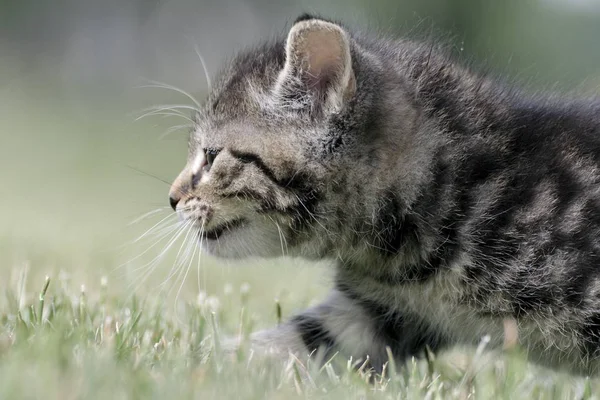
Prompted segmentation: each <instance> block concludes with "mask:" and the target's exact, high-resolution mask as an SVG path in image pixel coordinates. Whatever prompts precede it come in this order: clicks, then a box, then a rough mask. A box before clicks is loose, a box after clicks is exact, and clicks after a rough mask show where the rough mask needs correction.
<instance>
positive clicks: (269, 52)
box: [201, 41, 285, 123]
mask: <svg viewBox="0 0 600 400" xmlns="http://www.w3.org/2000/svg"><path fill="white" fill-rule="evenodd" d="M284 59H285V50H284V46H283V42H282V41H278V42H273V43H270V44H266V45H263V46H260V47H257V48H253V49H250V50H246V51H243V52H241V53H239V54H238V55H237V56H236V57H234V58H233V59H232V60H231V61H230V62H228V63H227V64H226V66H225V68H224V69H223V70H222V71H221V72H220V74H219V76H218V78H217V80H216V83H215V85H214V87H213V88H212V91H211V94H210V95H209V97H208V101H207V103H206V106H205V107H204V109H203V110H202V112H201V114H202V115H203V116H204V117H205V118H206V119H208V120H209V122H212V123H219V122H222V121H230V120H233V119H240V118H249V117H250V118H261V117H264V116H263V115H262V114H264V108H265V107H264V106H265V102H268V101H269V99H268V97H269V96H270V94H271V92H272V88H273V86H274V84H275V82H276V80H277V77H278V75H279V73H280V71H281V69H282V68H283V65H284Z"/></svg>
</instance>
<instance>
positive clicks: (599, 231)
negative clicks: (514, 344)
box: [170, 16, 600, 373]
mask: <svg viewBox="0 0 600 400" xmlns="http://www.w3.org/2000/svg"><path fill="white" fill-rule="evenodd" d="M195 121H196V127H195V129H194V131H193V133H192V134H191V136H190V139H189V155H188V160H187V165H186V167H185V168H184V170H183V172H181V174H180V175H179V177H178V178H177V179H176V181H175V182H174V184H173V186H172V189H171V192H170V201H171V205H172V206H173V208H174V209H175V210H176V211H177V213H179V214H180V215H181V217H182V218H183V219H185V220H187V221H189V220H193V221H195V223H196V225H197V228H198V230H199V232H201V236H202V240H201V243H202V246H203V248H204V250H205V251H207V252H208V253H210V254H213V255H215V256H219V257H230V258H242V257H249V256H260V257H275V256H281V255H282V254H283V255H290V256H299V257H305V258H308V259H313V260H321V259H331V260H335V265H336V267H335V268H336V275H335V287H334V288H333V289H332V291H331V293H330V295H329V297H328V298H327V299H326V300H325V301H324V302H323V303H322V304H321V305H318V306H316V307H314V308H311V309H309V310H306V311H304V312H303V313H300V314H298V315H297V316H295V317H293V318H292V319H291V320H289V321H288V322H287V323H285V324H282V325H281V326H279V327H277V328H275V329H272V330H268V331H263V332H259V333H257V334H255V335H254V336H253V343H254V345H255V346H257V347H264V348H265V349H270V350H274V351H281V352H283V353H285V354H287V352H288V351H293V352H297V353H299V354H307V353H310V352H313V351H315V350H317V349H322V351H325V352H330V353H332V352H334V351H340V352H341V353H342V354H344V355H346V356H352V357H354V359H359V358H360V359H365V358H366V357H367V356H368V357H369V359H370V362H371V364H372V365H373V367H375V368H381V367H382V364H383V363H384V362H385V361H387V359H388V356H387V354H386V347H389V348H390V349H391V352H392V354H393V355H394V357H395V358H397V359H398V360H403V359H405V358H406V357H409V356H412V355H418V354H420V353H421V352H422V351H423V350H424V349H425V348H426V346H429V347H430V348H431V349H433V350H434V351H436V350H439V349H442V348H444V347H446V346H450V345H453V344H476V343H478V342H479V341H480V340H481V338H482V337H483V336H485V335H489V337H490V343H491V344H492V345H496V346H499V345H501V344H502V342H503V339H504V338H503V336H504V333H503V332H504V330H503V321H504V320H505V319H507V318H509V319H514V320H515V321H516V324H517V327H518V333H519V335H518V340H519V343H520V344H521V345H522V346H523V347H524V348H525V349H526V350H527V352H528V354H529V356H530V357H531V359H532V360H537V361H539V362H541V363H544V364H545V365H551V366H561V367H565V368H567V369H569V370H571V371H577V372H581V373H593V372H596V371H598V369H599V366H600V363H599V362H598V360H599V359H600V358H599V356H600V102H598V101H597V100H589V101H584V100H565V99H563V98H560V97H541V96H530V95H526V94H523V93H521V92H519V91H517V90H515V89H513V88H507V87H505V86H501V85H499V84H498V83H496V82H494V80H492V79H490V78H488V77H484V76H481V75H477V74H474V73H472V72H471V71H469V70H468V69H467V68H465V67H463V66H461V65H459V64H457V63H456V62H455V61H453V60H451V59H450V57H449V56H448V55H447V54H446V53H445V52H444V51H443V50H441V49H438V48H436V47H432V46H429V45H422V44H419V43H414V42H412V41H408V40H391V39H373V38H369V37H365V36H363V35H361V34H360V33H356V32H351V31H349V30H348V29H346V28H345V27H343V26H341V25H339V24H337V23H333V22H330V21H326V20H324V19H320V18H315V17H311V16H303V17H301V18H299V19H298V20H297V21H296V22H295V23H294V24H293V26H292V28H291V30H290V31H289V34H288V36H287V39H286V40H281V41H275V42H272V43H266V44H263V45H262V46H260V47H257V48H254V49H253V50H250V51H247V52H244V53H242V54H240V55H238V56H237V57H235V59H234V60H233V61H232V62H231V63H229V64H228V65H227V67H226V68H225V69H224V70H223V72H222V73H221V74H220V79H219V80H218V82H217V84H216V85H215V86H214V87H213V88H212V92H211V94H210V95H209V97H208V100H207V102H206V105H205V106H204V107H203V109H201V110H199V111H198V113H197V115H196V116H195Z"/></svg>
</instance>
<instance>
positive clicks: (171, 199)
mask: <svg viewBox="0 0 600 400" xmlns="http://www.w3.org/2000/svg"><path fill="white" fill-rule="evenodd" d="M179 200H180V199H178V198H175V197H172V196H169V203H170V204H171V208H173V211H177V203H179Z"/></svg>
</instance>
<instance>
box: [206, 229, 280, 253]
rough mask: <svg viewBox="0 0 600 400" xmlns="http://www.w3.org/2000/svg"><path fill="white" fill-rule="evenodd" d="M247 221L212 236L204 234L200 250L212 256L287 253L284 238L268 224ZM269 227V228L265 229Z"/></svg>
mask: <svg viewBox="0 0 600 400" xmlns="http://www.w3.org/2000/svg"><path fill="white" fill-rule="evenodd" d="M261 225H262V224H255V223H248V224H243V225H240V226H238V227H236V228H234V229H228V230H226V231H224V232H223V233H221V234H220V235H218V237H216V238H213V237H210V236H205V237H203V238H202V239H201V241H200V244H201V246H202V251H203V252H204V253H206V254H209V255H211V256H214V257H219V258H230V259H243V258H253V257H260V258H271V257H280V256H282V255H285V254H286V253H287V250H286V240H285V238H283V237H281V236H280V234H279V232H278V231H273V230H272V228H271V227H270V226H261ZM265 228H271V229H265Z"/></svg>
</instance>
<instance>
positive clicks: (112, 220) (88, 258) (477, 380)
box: [0, 84, 600, 399]
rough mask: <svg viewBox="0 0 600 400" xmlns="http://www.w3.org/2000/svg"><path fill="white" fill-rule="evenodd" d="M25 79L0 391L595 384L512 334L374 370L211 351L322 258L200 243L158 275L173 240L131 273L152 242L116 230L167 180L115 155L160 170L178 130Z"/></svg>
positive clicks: (475, 391) (9, 117)
mask: <svg viewBox="0 0 600 400" xmlns="http://www.w3.org/2000/svg"><path fill="white" fill-rule="evenodd" d="M16 88H18V90H17V89H16ZM38 90H39V87H34V88H29V89H27V87H26V85H24V84H22V85H21V86H19V85H17V86H12V87H9V88H8V89H7V88H5V89H4V91H0V124H1V126H0V132H1V134H2V135H3V137H2V146H0V160H1V161H0V162H2V163H3V164H2V165H1V166H0V167H1V168H0V174H1V176H0V180H1V181H2V185H1V186H0V195H2V196H3V200H5V202H3V207H1V208H0V220H1V221H2V224H1V225H0V399H4V398H43V399H54V398H56V399H75V398H85V399H92V398H102V399H106V398H111V399H112V398H116V399H118V398H153V397H154V398H207V399H221V398H223V399H225V398H243V399H291V398H328V399H371V398H373V399H377V398H382V399H383V398H385V399H404V398H407V399H414V398H430V399H434V398H435V399H446V398H457V399H467V398H504V399H518V398H522V399H532V398H533V399H554V398H565V399H571V398H576V399H588V398H597V393H600V381H598V380H597V379H593V380H587V379H584V378H574V377H570V376H568V375H565V374H561V373H555V372H551V371H547V370H544V369H541V368H538V367H536V366H533V365H531V364H529V363H527V362H526V361H525V359H524V356H523V354H522V353H521V352H520V351H518V350H513V351H510V352H507V353H503V352H501V351H490V350H488V349H485V347H484V346H482V347H481V348H480V349H479V350H476V349H454V350H452V351H450V352H447V353H444V354H438V355H436V357H434V358H432V359H430V360H429V361H427V360H410V361H409V362H408V363H407V364H406V365H391V364H390V365H388V367H387V368H386V372H387V373H386V375H385V376H372V375H371V374H370V373H369V371H366V370H360V371H356V370H355V368H352V367H351V364H352V362H348V360H344V359H341V358H337V359H335V360H332V361H331V362H330V363H327V364H326V366H325V367H318V366H317V365H316V364H315V363H309V364H307V363H305V362H301V361H298V360H294V359H293V358H290V359H289V360H272V359H265V358H261V357H260V356H258V355H256V354H254V355H252V354H250V353H249V352H248V351H247V350H242V351H240V352H238V353H236V354H234V355H227V354H223V353H222V352H221V351H219V346H218V345H217V344H218V343H219V340H222V339H223V338H224V337H228V336H231V335H236V334H239V333H242V334H247V333H248V332H250V331H252V330H254V329H261V328H266V327H269V326H272V325H275V324H276V323H277V322H278V319H279V318H280V315H281V317H282V318H287V317H289V316H290V315H292V314H293V313H294V312H296V311H298V310H300V309H302V308H304V307H307V306H309V305H311V304H314V303H315V302H317V301H319V299H321V298H322V297H323V296H324V294H325V292H326V290H327V287H328V286H329V282H330V278H329V276H330V273H331V268H329V265H327V264H323V265H311V264H307V263H303V262H300V261H297V260H295V261H290V260H270V261H261V260H254V261H248V262H245V263H243V265H240V264H228V263H225V262H223V261H219V260H214V259H210V258H204V259H203V262H202V264H201V269H200V270H199V272H198V276H196V275H197V274H196V270H195V266H194V271H193V272H192V273H191V274H190V276H189V277H188V279H187V280H186V281H185V282H184V284H183V285H181V282H182V279H181V278H179V279H173V280H171V281H169V282H167V284H165V285H161V283H162V282H163V281H164V280H165V278H166V277H167V276H168V274H169V272H170V270H171V267H172V266H173V263H174V260H175V254H173V253H174V252H172V253H170V254H169V255H168V256H167V257H165V259H164V260H163V261H162V262H160V263H159V264H158V265H157V266H156V270H155V271H154V273H153V274H151V275H150V276H149V277H148V279H147V280H146V281H144V282H143V283H141V282H140V280H141V276H142V275H141V273H140V271H136V268H139V267H140V266H142V265H143V264H144V263H145V262H147V261H148V260H149V259H151V258H152V257H153V256H154V255H156V254H157V253H158V250H159V249H160V247H158V246H157V248H156V249H154V250H156V251H154V250H153V251H149V252H148V254H146V255H145V256H144V257H140V258H139V259H134V260H133V261H130V262H127V261H128V260H132V258H134V257H135V256H136V255H137V254H140V252H142V251H143V250H144V249H147V248H148V246H149V245H150V244H151V243H152V242H144V241H142V243H138V244H131V241H132V239H134V238H135V237H136V236H138V235H140V234H141V233H142V232H144V230H145V229H147V228H148V227H149V226H151V224H152V221H156V219H152V218H151V219H149V220H144V221H142V222H141V223H140V224H136V225H134V226H132V227H128V225H127V224H128V222H130V221H131V220H132V219H134V218H135V217H137V216H140V215H141V214H143V213H144V212H147V211H150V210H152V209H156V208H157V207H160V206H166V205H167V204H166V193H167V189H168V188H167V186H166V185H165V184H164V183H163V182H160V181H159V180H156V179H152V178H149V177H147V176H144V175H143V174H139V173H136V172H135V171H134V170H132V169H131V168H128V165H131V166H134V167H136V168H138V169H142V170H144V171H147V172H149V173H151V174H155V175H158V176H159V177H161V178H162V179H166V180H168V179H171V178H172V177H174V176H175V174H176V173H177V171H178V169H179V168H180V167H181V166H182V164H183V160H184V156H185V153H184V152H185V138H184V137H183V136H179V137H178V136H174V139H171V140H164V141H159V140H157V138H158V137H159V136H160V135H161V133H162V132H163V131H164V129H166V127H167V126H168V124H166V123H165V124H163V123H162V122H160V123H159V122H156V121H150V122H141V123H137V124H133V123H132V122H131V121H132V118H131V116H130V115H128V113H127V112H123V111H121V112H119V111H118V110H120V109H125V110H131V109H134V110H135V109H137V108H141V107H130V106H124V105H122V104H121V105H119V104H115V105H113V108H106V109H102V108H99V107H97V105H96V104H86V103H85V101H84V100H85V99H80V100H81V101H80V102H78V101H70V102H69V101H67V100H68V99H65V98H60V97H50V96H48V95H47V94H46V95H41V94H39V93H38ZM31 93H36V95H32V94H31ZM161 100H162V101H163V102H169V101H170V100H168V99H165V96H164V95H162V96H161ZM177 101H179V100H177ZM145 105H147V103H146V104H145ZM167 212H168V210H164V213H159V214H157V215H156V217H157V218H159V216H160V215H167V214H166V213H167ZM146 256H147V257H146ZM120 264H124V265H123V266H122V267H121V268H117V266H119V265H120ZM46 276H48V277H49V281H46ZM180 287H181V290H179V288H180ZM133 288H137V289H136V290H135V291H134V290H133ZM177 293H179V295H177ZM277 305H279V308H278V306H277ZM278 310H279V311H278ZM279 314H280V315H279ZM349 365H350V366H349Z"/></svg>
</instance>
